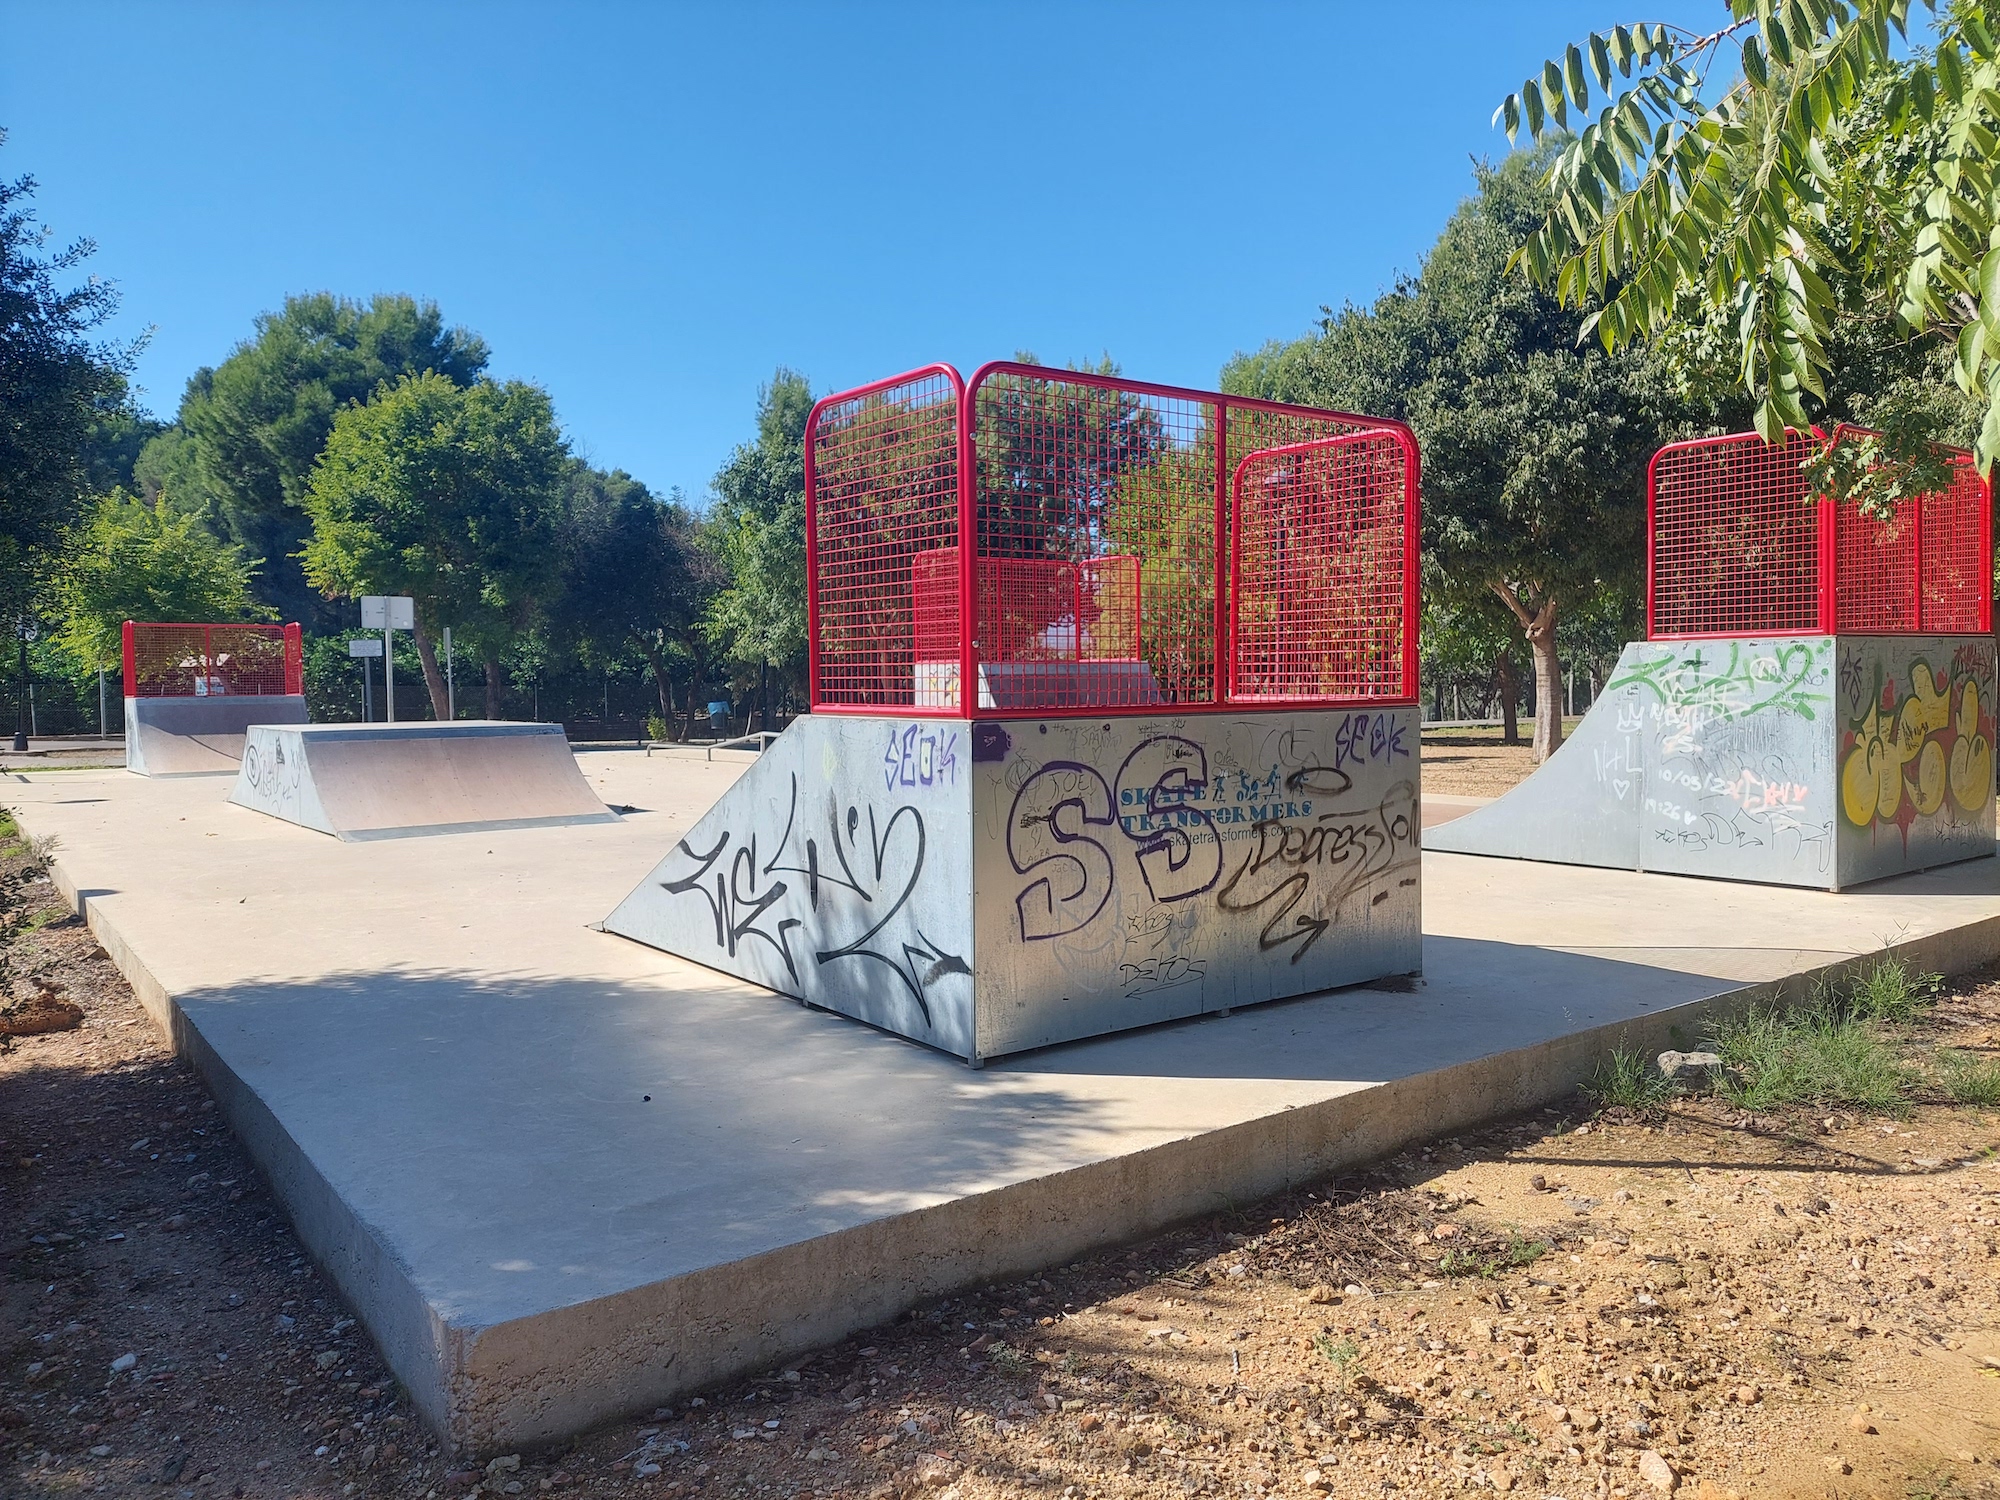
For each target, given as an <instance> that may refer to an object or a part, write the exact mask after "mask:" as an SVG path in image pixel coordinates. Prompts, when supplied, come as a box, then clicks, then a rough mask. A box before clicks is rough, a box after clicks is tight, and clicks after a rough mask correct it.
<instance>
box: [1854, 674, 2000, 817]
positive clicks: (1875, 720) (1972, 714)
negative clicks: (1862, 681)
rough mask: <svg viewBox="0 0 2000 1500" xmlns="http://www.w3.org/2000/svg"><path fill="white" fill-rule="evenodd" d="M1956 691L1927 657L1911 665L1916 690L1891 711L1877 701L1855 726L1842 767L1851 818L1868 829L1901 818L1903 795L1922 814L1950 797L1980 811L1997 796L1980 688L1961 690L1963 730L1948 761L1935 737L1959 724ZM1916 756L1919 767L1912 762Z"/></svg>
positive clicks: (1963, 687)
mask: <svg viewBox="0 0 2000 1500" xmlns="http://www.w3.org/2000/svg"><path fill="white" fill-rule="evenodd" d="M1951 699H1952V689H1951V686H1950V684H1949V683H1947V684H1946V685H1945V686H1944V687H1942V688H1940V687H1939V686H1938V684H1937V679H1936V678H1935V677H1934V676H1933V675H1932V673H1931V669H1930V667H1929V665H1928V664H1927V663H1924V662H1918V663H1917V664H1916V665H1915V666H1914V667H1912V668H1911V669H1910V696H1909V697H1907V698H1905V699H1904V700H1903V704H1902V707H1901V708H1900V709H1898V710H1894V711H1892V712H1889V713H1884V712H1883V711H1882V710H1881V708H1880V707H1879V706H1874V707H1871V708H1870V709H1869V710H1868V716H1867V717H1866V718H1864V719H1863V720H1862V721H1861V723H1860V724H1859V725H1857V726H1856V728H1855V731H1854V748H1853V749H1852V750H1850V751H1849V752H1848V755H1847V760H1846V763H1845V764H1843V765H1842V766H1841V768H1840V801H1841V807H1842V809H1843V810H1844V811H1845V812H1846V814H1847V818H1848V821H1849V822H1851V823H1854V824H1856V825H1859V826H1862V827H1865V826H1867V825H1868V824H1869V823H1871V822H1874V821H1876V820H1878V819H1879V820H1880V821H1882V822H1885V823H1890V822H1894V821H1895V820H1896V818H1897V815H1898V814H1899V813H1900V812H1901V811H1902V808H1903V799H1904V797H1905V796H1907V797H1908V798H1909V800H1910V807H1911V810H1912V811H1913V812H1914V813H1915V814H1916V815H1917V816H1918V817H1920V818H1927V817H1930V816H1931V815H1932V814H1933V813H1935V812H1937V811H1938V810H1939V809H1940V808H1942V807H1943V806H1944V803H1945V798H1946V796H1947V795H1949V796H1950V798H1951V800H1952V802H1953V804H1954V805H1955V806H1957V807H1958V808H1959V809H1960V810H1962V811H1964V812H1969V813H1970V812H1978V811H1979V810H1980V809H1981V808H1983V807H1984V806H1985V805H1986V800H1987V798H1988V797H1990V796H1992V794H1993V746H1992V744H1991V743H1990V742H1989V741H1988V740H1987V738H1986V737H1985V736H1984V735H1982V734H1980V733H1979V710H1980V703H1979V689H1978V686H1977V685H1976V684H1975V683H1972V682H1969V681H1968V682H1966V683H1964V684H1962V685H1961V686H1960V688H1959V693H1958V714H1957V725H1956V728H1957V731H1958V732H1957V735H1956V737H1955V739H1954V741H1953V744H1952V747H1951V754H1950V757H1949V759H1948V760H1947V757H1946V754H1945V749H1944V746H1943V745H1942V744H1940V743H1939V742H1938V741H1937V740H1935V739H1932V738H1931V736H1932V735H1934V734H1936V733H1937V732H1938V731H1939V730H1941V729H1943V728H1945V727H1946V726H1947V725H1949V724H1951V723H1952V718H1953V715H1952V703H1951ZM1913 761H1914V762H1915V770H1914V773H1912V771H1911V769H1910V766H1911V762H1913Z"/></svg>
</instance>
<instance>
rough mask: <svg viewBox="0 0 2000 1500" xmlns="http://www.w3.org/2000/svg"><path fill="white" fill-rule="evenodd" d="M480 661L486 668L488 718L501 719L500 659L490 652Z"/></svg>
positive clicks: (483, 655)
mask: <svg viewBox="0 0 2000 1500" xmlns="http://www.w3.org/2000/svg"><path fill="white" fill-rule="evenodd" d="M480 660H481V661H482V662H483V663H484V664H485V666H486V717H487V718H489V719H497V718H499V717H500V658H499V657H498V656H496V655H495V654H494V653H493V652H492V651H490V650H489V651H486V652H484V653H482V655H481V656H480Z"/></svg>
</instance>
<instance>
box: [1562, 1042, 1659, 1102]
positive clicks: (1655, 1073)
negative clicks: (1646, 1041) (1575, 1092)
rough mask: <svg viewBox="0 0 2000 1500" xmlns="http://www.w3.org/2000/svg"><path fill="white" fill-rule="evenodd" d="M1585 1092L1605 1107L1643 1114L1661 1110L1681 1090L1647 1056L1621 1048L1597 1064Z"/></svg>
mask: <svg viewBox="0 0 2000 1500" xmlns="http://www.w3.org/2000/svg"><path fill="white" fill-rule="evenodd" d="M1583 1092H1584V1093H1585V1094H1586V1095H1587V1096H1588V1097H1590V1098H1592V1099H1595V1100H1596V1101H1597V1102H1598V1104H1599V1105H1600V1106H1601V1107H1602V1108H1605V1109H1629V1110H1632V1111H1633V1112H1634V1113H1641V1112H1644V1111H1646V1110H1650V1109H1658V1108H1659V1107H1660V1106H1661V1105H1663V1104H1665V1103H1666V1102H1667V1101H1668V1100H1669V1099H1671V1098H1673V1097H1674V1095H1675V1094H1676V1093H1678V1092H1679V1090H1678V1089H1676V1088H1675V1087H1674V1083H1673V1080H1672V1079H1670V1078H1667V1077H1665V1076H1664V1075H1663V1074H1661V1072H1660V1071H1659V1069H1658V1068H1656V1067H1654V1066H1653V1060H1652V1059H1651V1058H1650V1057H1647V1056H1646V1054H1645V1053H1643V1052H1634V1051H1632V1050H1631V1049H1630V1048H1626V1047H1618V1048H1614V1049H1613V1050H1612V1052H1611V1054H1610V1055H1609V1056H1607V1057H1606V1058H1605V1059H1604V1060H1603V1061H1602V1062H1600V1063H1599V1064H1598V1065H1597V1071H1596V1072H1595V1073H1593V1074H1591V1077H1590V1081H1589V1082H1588V1083H1586V1084H1585V1085H1584V1086H1583Z"/></svg>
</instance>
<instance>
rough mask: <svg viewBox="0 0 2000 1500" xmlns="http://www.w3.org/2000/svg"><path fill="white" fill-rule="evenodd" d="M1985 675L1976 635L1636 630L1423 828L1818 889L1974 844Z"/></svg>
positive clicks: (1432, 841)
mask: <svg viewBox="0 0 2000 1500" xmlns="http://www.w3.org/2000/svg"><path fill="white" fill-rule="evenodd" d="M1994 682H1995V654H1994V639H1993V637H1992V636H1990V635H1984V634H1981V635H1945V636H1912V635H1877V636H1831V635H1803V636H1742V637H1717V638H1710V639H1701V640H1666V641H1640V642H1634V643H1632V644H1630V645H1628V646H1626V648H1625V650H1624V652H1623V653H1622V654H1621V656H1620V657H1619V661H1618V666H1617V669H1616V670H1615V671H1614V672H1613V673H1612V675H1611V678H1610V680H1609V682H1608V683H1607V684H1606V688H1605V692H1604V695H1603V696H1602V697H1601V698H1600V699H1599V700H1598V702H1597V703H1596V704H1594V705H1593V706H1592V707H1591V710H1590V712H1589V713H1588V714H1587V715H1586V716H1585V717H1584V721H1583V723H1582V724H1580V725H1578V727H1577V731H1576V733H1575V734H1574V735H1572V736H1571V737H1570V739H1569V740H1568V741H1567V742H1566V743H1565V744H1564V745H1563V747H1562V749H1560V750H1559V751H1557V753H1556V754H1555V755H1553V756H1551V757H1550V758H1549V761H1548V763H1547V764H1546V765H1544V766H1542V767H1540V768H1539V769H1537V770H1536V771H1535V772H1534V774H1533V775H1531V776H1530V777H1529V778H1528V779H1527V780H1526V781H1524V782H1523V783H1521V785H1520V786H1518V787H1516V788H1515V789H1514V790H1513V791H1511V792H1509V793H1507V794H1506V795H1505V796H1503V797H1501V798H1499V799H1497V800H1496V801H1494V802H1491V803H1489V804H1487V805H1486V806H1485V807H1482V808H1479V809H1477V810H1476V811H1474V812H1471V813H1467V814H1465V815H1464V816H1462V817H1459V818H1456V819H1453V820H1452V821H1451V822H1449V823H1445V824H1442V825H1440V826H1438V827H1435V828H1431V829H1428V830H1426V831H1425V834H1424V847H1425V848H1426V849H1431V850H1436V851H1440V852H1447V853H1458V854H1483V855H1494V856H1499V857H1503V858H1512V859H1541V860H1550V861H1554V862H1558V863H1569V864H1593V865H1604V866H1610V867H1616V868H1620V869H1640V870H1649V871H1654V872H1658V873H1662V874H1676V875H1700V876H1708V877H1712V878H1719V879H1727V880H1750V881H1761V882H1768V883H1772V884H1779V885H1799V886H1812V887H1819V888H1821V889H1826V890H1839V889H1842V888H1843V887H1845V886H1850V885H1854V884H1858V883H1860V882H1862V881H1868V880H1878V879H1881V878H1883V877H1885V876H1889V875H1899V874H1905V873H1908V872H1910V871H1912V870H1922V869H1928V868H1930V867H1932V866H1934V865H1940V864H1950V863H1953V862H1955V861H1958V860H1962V859H1977V858H1984V857H1986V856H1988V855H1991V854H1992V853H1994V802H1993V741H1994V711H1993V703H1994V690H1995V689H1994ZM1579 751H1580V752H1582V753H1577V752H1579Z"/></svg>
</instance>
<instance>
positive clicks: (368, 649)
mask: <svg viewBox="0 0 2000 1500" xmlns="http://www.w3.org/2000/svg"><path fill="white" fill-rule="evenodd" d="M347 654H348V655H349V656H380V655H381V654H382V643H381V642H380V641H378V640H376V639H375V638H374V637H373V636H369V637H367V638H365V639H363V640H358V641H349V642H348V643H347Z"/></svg>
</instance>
